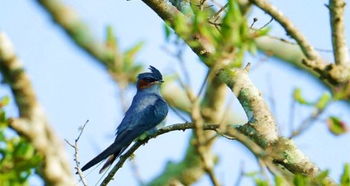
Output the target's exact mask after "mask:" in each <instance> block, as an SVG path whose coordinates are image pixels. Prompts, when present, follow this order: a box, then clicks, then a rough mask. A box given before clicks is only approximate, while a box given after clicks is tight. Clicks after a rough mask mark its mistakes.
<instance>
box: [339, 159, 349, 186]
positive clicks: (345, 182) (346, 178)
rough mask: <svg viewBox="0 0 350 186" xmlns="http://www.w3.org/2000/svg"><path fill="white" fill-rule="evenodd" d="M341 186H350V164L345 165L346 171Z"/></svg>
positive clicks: (342, 176) (341, 179)
mask: <svg viewBox="0 0 350 186" xmlns="http://www.w3.org/2000/svg"><path fill="white" fill-rule="evenodd" d="M340 184H341V186H349V185H350V164H349V163H346V164H345V165H344V171H343V174H342V175H341V178H340Z"/></svg>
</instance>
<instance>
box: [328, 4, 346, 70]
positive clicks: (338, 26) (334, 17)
mask: <svg viewBox="0 0 350 186" xmlns="http://www.w3.org/2000/svg"><path fill="white" fill-rule="evenodd" d="M345 5H346V3H345V1H344V0H329V6H328V8H329V13H330V22H331V30H332V44H333V52H334V58H335V64H337V65H343V66H349V63H350V61H349V50H348V47H347V45H346V38H345V24H344V22H345V17H344V10H345Z"/></svg>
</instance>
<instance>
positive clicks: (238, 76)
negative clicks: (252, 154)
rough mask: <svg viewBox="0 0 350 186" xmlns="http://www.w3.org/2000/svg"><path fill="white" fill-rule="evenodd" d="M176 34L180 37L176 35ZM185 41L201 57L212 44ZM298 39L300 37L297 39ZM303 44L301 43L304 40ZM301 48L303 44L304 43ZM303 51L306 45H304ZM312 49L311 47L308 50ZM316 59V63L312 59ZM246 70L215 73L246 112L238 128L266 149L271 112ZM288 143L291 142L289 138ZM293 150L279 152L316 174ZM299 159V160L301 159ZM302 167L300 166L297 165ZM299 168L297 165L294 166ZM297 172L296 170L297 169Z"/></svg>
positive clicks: (154, 2)
mask: <svg viewBox="0 0 350 186" xmlns="http://www.w3.org/2000/svg"><path fill="white" fill-rule="evenodd" d="M144 3H145V4H147V5H148V6H150V7H151V8H152V9H153V10H154V11H156V13H157V14H158V15H159V16H160V17H162V18H163V19H164V21H168V22H170V21H171V20H172V19H171V17H170V16H171V15H172V14H173V13H174V12H175V15H173V16H176V14H179V13H178V12H176V11H168V10H173V8H174V7H172V6H171V5H169V4H167V3H166V2H165V1H161V0H144ZM180 37H182V36H181V35H180ZM183 37H184V39H185V41H186V42H187V43H188V44H189V46H190V47H191V48H192V50H193V51H194V52H196V53H197V54H198V55H199V56H201V57H206V56H210V55H211V53H210V50H205V48H209V49H210V47H212V46H207V45H206V44H205V43H202V42H201V41H200V40H196V41H197V44H196V46H192V45H191V42H190V41H191V38H192V39H193V37H188V36H183ZM299 39H300V38H299ZM304 44H305V43H304ZM304 47H305V46H304ZM198 49H203V51H204V53H201V52H199V50H198ZM306 49H307V50H309V49H308V47H306ZM310 50H311V51H313V49H312V47H311V49H310ZM307 52H310V51H307ZM309 57H310V59H313V58H314V57H315V58H317V59H318V56H317V55H316V56H314V55H313V52H311V53H309ZM316 62H319V61H318V60H316ZM246 73H247V72H246V70H239V69H236V70H234V69H233V70H232V69H226V70H223V71H221V72H220V73H219V76H220V77H221V79H222V81H223V82H224V83H226V84H227V85H228V86H229V87H230V88H232V90H233V92H234V93H235V95H236V96H237V97H238V99H239V100H240V102H241V104H242V106H243V108H244V109H245V111H246V114H247V116H248V119H249V120H250V122H251V124H249V125H245V126H244V127H242V128H241V129H242V131H244V132H245V133H246V134H248V135H249V136H251V137H252V138H253V139H254V140H255V141H256V142H257V143H258V144H259V145H261V146H262V147H263V148H267V147H269V146H271V145H272V144H276V143H277V142H279V139H280V138H279V137H278V134H277V131H276V124H275V122H274V120H273V118H272V115H271V113H270V112H269V110H268V109H267V106H266V104H265V103H264V101H263V99H262V97H261V95H260V93H259V92H258V90H257V89H256V88H255V86H254V85H253V84H252V83H251V81H250V80H249V78H248V75H247V74H246ZM290 144H292V142H291V141H290ZM292 146H293V148H294V150H291V149H289V150H288V151H283V152H285V153H291V154H290V155H291V157H293V158H296V159H298V160H300V161H299V162H298V161H294V162H293V163H300V162H303V163H305V162H308V163H309V164H310V165H311V166H312V167H314V169H313V170H315V171H314V172H312V174H310V176H314V174H313V173H318V170H319V169H318V168H317V167H316V166H315V165H314V164H312V163H311V162H310V161H306V160H308V159H307V158H306V157H305V155H303V154H302V153H301V152H300V151H299V150H298V149H297V148H296V147H295V145H292ZM301 160H302V161H301ZM290 165H291V166H288V165H284V167H286V168H287V169H288V168H291V167H293V165H292V164H290ZM300 166H302V165H300ZM298 167H299V166H298ZM288 170H290V171H291V172H293V173H309V171H302V170H300V169H288ZM298 171H300V172H298Z"/></svg>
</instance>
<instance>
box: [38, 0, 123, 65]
mask: <svg viewBox="0 0 350 186" xmlns="http://www.w3.org/2000/svg"><path fill="white" fill-rule="evenodd" d="M37 2H38V3H39V4H40V5H41V6H42V7H43V8H44V9H45V10H46V11H48V13H49V15H50V16H51V18H52V20H53V21H55V22H56V23H57V24H58V25H60V26H61V27H62V28H63V29H64V31H65V32H66V33H67V34H68V36H69V37H70V38H71V39H72V40H73V41H74V42H75V44H77V45H78V46H79V47H80V48H81V49H83V50H84V51H86V52H87V53H88V54H90V55H91V57H93V58H95V59H96V60H97V62H99V63H100V64H102V65H103V66H104V67H106V68H112V67H113V65H112V64H113V63H114V60H115V58H116V55H115V52H116V51H110V50H108V48H107V47H106V46H105V45H104V44H103V43H101V42H98V40H97V39H95V38H94V37H93V35H91V33H90V30H89V29H88V27H87V25H86V24H85V23H84V22H82V21H81V20H80V18H79V16H78V15H77V13H76V12H75V11H74V10H72V9H71V8H70V7H68V6H66V5H65V4H63V3H62V2H61V1H60V0H37ZM109 70H110V69H109Z"/></svg>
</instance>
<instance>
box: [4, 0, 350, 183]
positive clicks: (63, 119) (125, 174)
mask: <svg viewBox="0 0 350 186" xmlns="http://www.w3.org/2000/svg"><path fill="white" fill-rule="evenodd" d="M271 2H272V3H273V4H274V5H276V6H277V7H278V8H280V10H281V11H282V12H283V13H285V15H286V16H288V17H289V18H290V19H291V20H292V21H293V22H294V24H295V25H296V26H297V27H298V28H299V29H300V30H301V32H302V33H303V34H305V36H306V37H307V38H308V40H309V41H310V42H311V43H312V44H313V45H314V46H316V47H317V48H320V49H331V40H330V37H329V35H330V30H329V15H328V11H327V9H326V7H325V6H324V4H325V3H328V2H327V1H324V0H323V1H318V0H317V1H316V0H309V1H303V0H293V1H291V0H289V1H277V0H274V1H271ZM64 3H66V4H68V5H70V6H71V7H72V8H73V9H74V10H76V11H77V12H78V14H79V15H80V17H81V18H82V19H83V20H84V21H85V22H86V23H87V24H88V26H89V27H90V29H91V30H92V33H93V34H94V36H95V37H97V38H99V39H101V40H102V39H103V38H104V35H105V28H106V26H107V25H111V26H112V27H113V28H114V30H115V34H116V35H117V37H118V42H119V44H120V48H121V49H122V50H126V49H128V48H129V47H131V46H133V45H134V44H136V43H137V42H139V41H144V42H145V47H144V48H143V49H142V50H141V52H140V54H139V55H138V57H137V61H139V62H140V63H143V64H144V65H145V66H147V65H153V66H156V67H157V68H158V69H160V70H161V72H162V73H163V74H165V75H167V74H171V73H174V72H175V71H177V72H180V70H179V69H180V68H179V66H178V63H177V61H176V60H175V59H174V58H172V57H171V56H169V55H168V54H167V53H166V52H164V50H163V49H162V47H164V46H167V44H166V42H165V41H164V33H163V22H162V21H161V19H160V18H159V17H158V16H157V15H156V14H155V13H154V12H153V11H152V10H151V9H150V8H148V7H147V6H146V5H144V4H143V3H142V2H141V1H136V0H132V1H115V0H100V1H93V0H86V1H82V0H69V1H68V0H65V1H64ZM0 4H1V7H0V31H1V32H5V33H6V34H7V35H8V36H9V38H10V39H11V41H12V42H13V44H14V46H15V50H16V53H17V55H18V56H19V57H20V58H21V59H22V61H23V64H24V66H25V69H26V71H27V73H28V74H29V76H30V78H31V80H32V84H33V87H34V89H35V91H36V94H37V96H38V99H39V101H40V103H41V104H42V105H43V107H44V108H45V111H46V114H47V116H48V118H49V120H50V123H51V124H52V125H53V127H54V129H55V130H56V131H57V134H58V135H59V136H60V137H61V138H62V139H68V140H70V141H72V140H74V139H75V137H76V136H77V134H78V128H79V126H81V125H83V124H84V123H85V121H86V120H89V124H88V125H87V127H86V129H85V131H84V133H83V135H82V137H81V140H80V141H79V147H80V153H81V155H80V157H81V162H82V163H85V162H87V161H88V160H90V159H91V158H92V157H94V156H95V155H96V154H98V153H99V152H100V151H101V150H103V149H104V148H105V147H107V146H108V145H109V144H110V143H111V142H112V141H113V140H114V136H113V135H114V132H115V129H116V127H117V125H118V124H119V122H120V121H121V119H122V117H123V113H122V111H121V103H120V100H119V99H118V89H117V86H116V85H115V83H114V82H113V81H112V79H111V78H110V76H109V75H108V74H107V73H106V72H105V70H104V69H103V68H102V67H101V66H100V65H98V64H97V63H96V61H94V60H93V59H91V57H90V56H88V55H87V54H86V53H85V52H83V51H82V50H81V49H79V48H78V47H76V46H75V45H74V44H73V42H72V41H71V40H70V39H69V38H68V37H67V36H66V34H65V33H64V32H63V31H62V29H60V28H59V27H58V26H57V25H55V24H54V23H53V22H52V20H51V19H50V17H49V16H48V15H47V13H46V12H45V11H44V10H43V9H42V8H41V7H40V6H39V5H38V4H37V3H36V1H21V0H0ZM253 17H257V18H258V20H259V21H258V22H257V23H256V26H257V27H259V25H264V24H265V23H266V22H267V21H268V20H269V19H270V17H269V16H268V15H266V14H264V13H263V12H261V11H259V10H258V9H254V10H253V12H252V13H251V15H250V21H251V20H252V19H253ZM346 19H347V20H349V19H350V12H349V8H347V9H346ZM248 21H249V20H248ZM270 26H271V29H272V30H271V34H273V35H275V36H279V37H282V38H285V39H289V38H288V36H286V35H285V32H284V31H283V30H281V27H280V26H279V25H278V23H276V22H273V23H272V24H270ZM347 26H349V25H347ZM346 34H347V36H348V37H347V42H348V43H350V40H349V38H350V28H349V27H347V30H346ZM321 54H322V56H323V57H324V58H325V59H327V60H332V55H331V54H330V53H325V52H322V53H321ZM261 58H265V56H264V55H262V54H259V53H258V54H256V55H255V56H248V57H247V59H246V60H247V61H249V62H252V63H253V64H256V63H261V64H259V65H257V66H256V68H254V70H252V72H251V73H250V76H251V79H252V81H253V82H254V83H255V85H256V86H257V87H258V88H259V90H260V91H261V92H262V93H263V95H264V96H265V97H266V98H268V97H269V96H270V97H271V96H272V97H275V101H276V104H275V108H276V109H275V113H274V114H275V116H276V120H277V122H278V124H279V128H280V129H281V134H284V135H285V134H287V132H288V123H289V113H290V111H289V108H290V103H291V94H292V90H293V89H294V88H295V87H300V88H301V89H302V90H303V94H304V95H305V97H306V98H307V99H310V100H316V99H317V97H318V96H320V95H321V94H322V93H323V92H325V91H327V90H326V89H325V88H324V87H323V86H322V85H320V84H319V83H318V81H317V80H315V79H313V78H310V76H309V75H307V74H305V73H303V72H301V71H299V70H297V69H295V68H294V67H291V66H289V65H286V64H284V63H282V62H280V61H278V60H277V59H273V58H268V60H266V61H263V62H259V60H260V59H261ZM185 62H186V64H185V65H186V66H187V67H188V69H189V71H190V72H191V81H192V86H193V87H192V88H193V89H194V90H198V89H199V87H200V85H201V82H202V80H203V77H204V74H205V72H206V67H205V66H204V65H203V64H201V63H200V62H199V61H198V58H197V57H196V56H195V55H194V54H193V52H191V51H190V50H189V49H187V50H186V52H185ZM174 64H175V65H174ZM9 94H10V92H9V90H8V87H7V86H4V85H2V86H1V87H0V96H5V95H9ZM134 94H135V89H134V88H133V87H130V88H129V91H128V95H127V98H128V101H130V100H131V99H132V97H133V95H134ZM266 100H267V102H268V104H269V105H270V106H271V102H269V100H268V99H266ZM229 101H231V102H232V105H233V106H232V107H234V109H235V110H237V112H238V113H239V116H240V117H241V118H243V119H244V118H245V116H244V114H243V111H242V109H241V108H240V106H239V105H238V104H237V100H236V99H235V98H234V97H233V96H230V99H229ZM348 107H349V105H348V104H346V103H343V102H336V103H333V104H332V105H331V106H330V107H329V108H328V109H327V112H326V113H325V114H324V115H323V116H322V117H321V119H320V120H319V121H318V122H316V123H315V124H314V125H313V127H312V128H311V129H310V130H309V131H307V132H306V133H305V134H304V135H302V136H301V137H299V138H297V139H296V141H295V142H296V144H297V145H298V147H300V149H301V150H302V151H303V152H304V153H305V154H307V155H308V156H309V157H310V159H311V160H312V161H313V162H315V163H316V164H317V165H318V166H319V167H320V168H322V169H330V171H331V172H330V173H331V176H332V177H333V178H334V179H336V180H338V178H339V175H340V173H341V169H342V165H343V164H344V163H345V162H350V159H349V157H350V144H349V143H348V141H349V140H350V136H349V135H348V134H346V135H343V136H338V137H335V136H333V135H331V134H330V133H329V132H328V131H327V128H326V123H325V119H326V116H327V115H329V114H331V115H335V116H339V117H341V118H343V119H344V120H345V122H348V123H350V117H349V114H348V113H349V108H348ZM6 110H7V113H8V115H9V116H17V110H16V107H15V106H14V103H13V101H12V104H11V105H10V106H9V107H7V108H6ZM309 113H310V109H308V108H305V107H302V106H298V107H297V110H296V118H295V125H297V124H298V122H299V123H300V121H301V120H302V119H303V118H305V117H307V116H308V114H309ZM178 122H181V119H179V118H177V117H176V116H175V115H174V114H173V113H170V114H169V116H168V118H167V120H166V124H168V125H169V124H172V123H178ZM189 134H190V132H189V131H186V132H172V133H169V134H166V135H163V136H160V137H159V138H157V139H153V140H151V141H149V142H148V143H147V144H146V145H145V146H142V147H141V148H140V149H138V150H137V152H136V157H135V158H136V163H137V166H138V169H139V172H140V173H141V177H142V178H143V180H144V181H146V182H147V181H149V180H151V179H152V178H153V177H154V176H156V175H158V174H159V172H160V171H161V170H162V169H163V168H164V165H165V163H166V162H168V161H178V160H180V159H181V158H182V157H183V153H184V149H185V147H186V145H187V140H188V137H189ZM169 147H171V148H169ZM66 149H67V157H68V158H69V159H70V160H71V162H72V165H73V151H72V149H71V148H70V147H69V146H68V145H66ZM214 152H216V153H218V154H219V155H220V161H219V164H218V166H217V167H216V169H215V171H216V173H217V176H218V178H219V179H220V180H223V183H224V185H233V184H234V182H235V180H236V178H237V176H238V175H239V171H240V165H241V164H242V162H244V163H243V165H244V170H245V171H256V170H258V167H257V164H256V161H255V160H254V159H253V156H252V154H251V153H249V152H248V151H247V150H246V149H245V148H244V147H243V146H242V145H241V144H239V143H237V142H234V141H229V140H226V139H219V140H218V142H217V143H216V144H215V146H214ZM72 170H73V169H72ZM87 172H88V175H87V179H88V182H89V183H90V185H94V184H95V183H97V181H98V179H99V178H100V175H98V171H97V169H95V170H94V171H92V172H90V171H87ZM209 183H210V182H209V179H208V177H207V176H204V177H203V178H202V179H201V180H200V181H199V182H198V183H196V184H195V185H210V184H209ZM243 183H244V185H249V184H252V183H251V182H249V179H244V180H243ZM31 184H32V185H41V183H40V182H39V181H38V179H37V178H33V179H32V180H31ZM111 185H137V182H136V181H135V179H134V175H133V172H132V169H131V166H130V163H126V164H125V165H124V167H123V168H122V169H120V171H119V172H118V173H117V174H116V176H115V180H114V181H113V184H111ZM242 185H243V184H242Z"/></svg>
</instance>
